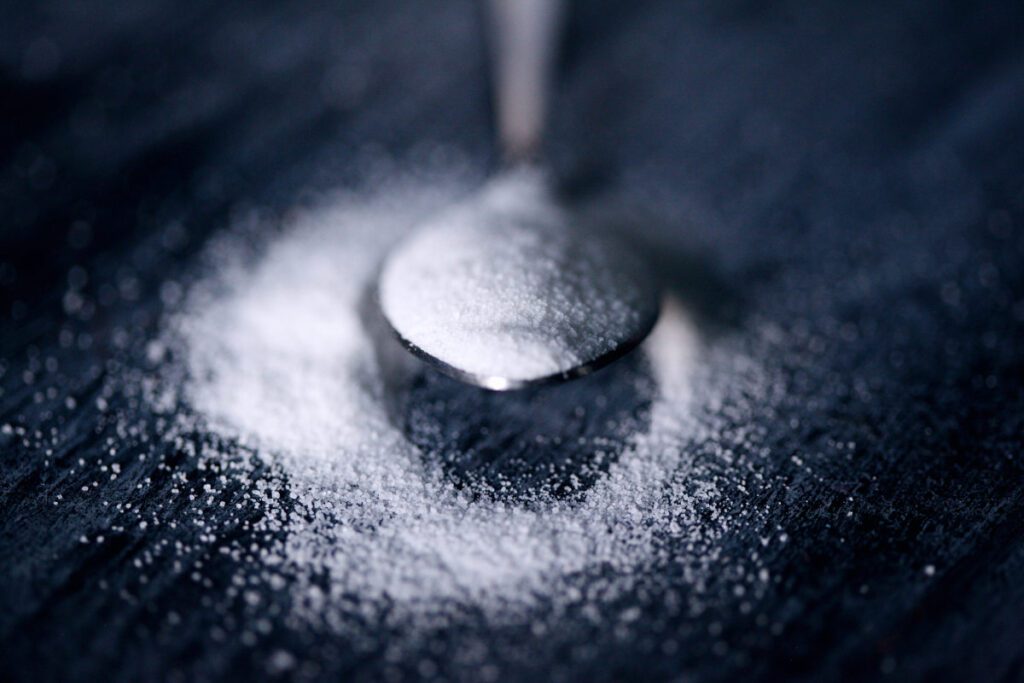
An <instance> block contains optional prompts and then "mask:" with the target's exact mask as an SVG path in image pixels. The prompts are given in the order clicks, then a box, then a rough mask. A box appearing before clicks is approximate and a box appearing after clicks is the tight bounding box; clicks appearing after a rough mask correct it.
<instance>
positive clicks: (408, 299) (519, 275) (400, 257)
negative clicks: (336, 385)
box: [380, 170, 656, 381]
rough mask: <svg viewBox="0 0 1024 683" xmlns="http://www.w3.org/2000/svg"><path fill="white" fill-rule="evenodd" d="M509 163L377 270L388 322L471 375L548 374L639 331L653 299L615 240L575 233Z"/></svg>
mask: <svg viewBox="0 0 1024 683" xmlns="http://www.w3.org/2000/svg"><path fill="white" fill-rule="evenodd" d="M549 194H550V193H549V192H548V190H547V187H546V184H545V182H544V178H543V176H542V175H541V174H540V173H538V172H536V171H528V170H520V171H517V172H511V173H508V174H506V175H504V176H500V177H498V178H496V179H495V180H493V181H491V182H490V183H489V184H488V186H487V187H486V188H484V190H483V191H482V192H481V193H480V194H479V195H478V196H476V197H474V198H472V199H471V200H469V201H466V202H463V203H461V204H460V205H458V206H456V207H454V208H452V209H450V210H448V211H445V212H442V213H441V214H440V215H439V216H436V217H434V218H433V219H431V220H429V221H427V222H426V224H425V225H424V226H420V227H419V229H417V230H416V232H415V233H414V234H413V235H412V236H411V237H410V239H408V240H406V241H404V242H403V243H402V244H401V245H399V246H398V247H397V249H396V251H395V253H393V254H392V255H391V256H390V257H389V258H388V259H387V261H386V264H385V267H384V269H383V272H382V274H381V281H380V301H381V306H382V307H383V309H384V313H385V315H386V316H387V318H388V320H390V321H391V323H392V325H393V326H394V327H395V329H396V330H397V331H398V332H399V333H400V334H401V335H402V336H403V337H404V338H405V339H406V340H408V341H409V342H411V343H413V344H414V345H416V346H418V347H419V348H420V349H422V350H423V351H425V352H427V353H428V354H430V355H431V356H433V357H435V358H437V359H440V360H442V361H444V362H445V363H446V364H448V365H450V366H453V367H455V368H457V369H459V370H461V371H463V372H465V373H468V374H470V375H474V376H477V377H496V378H501V379H508V380H513V381H524V380H535V379H540V378H545V377H549V376H552V375H557V374H560V373H563V372H566V371H569V370H572V369H574V368H576V367H578V366H580V365H583V364H586V363H589V362H590V361H593V360H595V359H597V358H599V357H601V356H603V355H605V354H607V353H609V352H611V351H613V350H615V349H616V348H617V347H618V346H619V344H621V343H622V342H624V341H626V340H630V339H633V338H636V337H638V336H639V335H640V334H641V333H642V332H643V331H645V330H643V329H641V328H643V327H644V326H645V325H647V324H648V323H647V321H649V320H651V319H652V318H653V316H654V307H655V306H656V300H655V298H654V292H653V290H652V289H651V288H650V287H649V285H648V284H647V279H646V278H645V277H644V276H643V273H642V269H640V268H637V267H636V265H635V263H634V262H633V261H632V260H631V259H630V258H629V256H630V255H629V254H627V253H623V249H622V248H621V247H622V245H614V246H613V245H611V244H610V243H609V242H608V241H607V240H606V239H603V238H601V237H599V236H598V235H596V234H594V232H593V231H590V232H585V231H584V230H581V229H579V226H574V225H573V224H572V217H571V216H569V215H568V214H567V212H566V211H564V210H562V209H561V207H559V206H558V205H557V203H555V202H554V201H553V200H552V199H551V197H550V196H549Z"/></svg>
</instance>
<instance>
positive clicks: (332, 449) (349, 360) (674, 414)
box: [161, 184, 758, 630]
mask: <svg viewBox="0 0 1024 683" xmlns="http://www.w3.org/2000/svg"><path fill="white" fill-rule="evenodd" d="M462 192H463V190H462V189H461V188H458V187H454V186H451V185H443V184H435V185H432V186H430V187H408V186H405V187H390V188H389V189H388V191H387V192H383V193H381V194H379V195H375V196H346V197H341V198H338V199H337V200H336V201H334V202H332V203H325V204H324V205H323V206H321V207H320V208H318V209H316V210H312V211H308V212H306V213H305V214H304V215H303V216H301V217H300V218H298V219H296V220H294V222H293V223H292V224H290V225H288V226H286V227H287V230H285V231H284V232H282V233H281V234H280V235H279V236H278V237H277V238H276V239H274V240H273V241H272V242H271V243H270V244H269V245H268V246H267V249H266V252H265V253H264V254H263V255H262V256H261V257H260V259H259V260H258V262H256V263H255V264H244V263H243V262H242V261H243V259H241V258H239V257H238V255H237V254H236V253H235V252H234V251H233V249H231V248H227V249H224V248H220V249H218V250H215V252H214V261H215V262H216V264H217V266H218V268H219V270H220V273H219V274H218V275H216V276H213V277H211V278H210V279H209V280H208V281H206V282H204V283H200V284H199V285H197V286H196V287H195V288H194V289H193V292H192V294H191V296H190V298H189V301H188V304H187V305H186V306H185V308H184V309H183V310H182V311H181V312H180V314H178V315H176V316H175V317H174V318H173V319H171V320H170V321H169V322H168V324H167V331H166V334H165V335H164V339H163V340H162V341H161V344H166V345H167V346H168V347H170V348H173V349H176V351H177V353H176V357H178V358H180V359H181V360H180V365H179V368H180V367H182V366H183V367H184V370H185V374H186V375H187V378H188V379H187V381H186V382H185V386H184V389H183V398H184V399H185V402H186V404H187V405H188V406H189V412H188V413H187V415H185V416H183V417H181V418H179V419H180V420H182V421H183V422H187V423H188V424H189V425H190V426H194V424H199V425H201V427H202V428H203V429H206V430H209V431H210V432H212V433H214V434H217V435H220V436H223V437H228V438H230V439H233V440H236V441H237V442H238V443H240V444H241V445H242V446H244V447H247V448H251V449H254V450H255V451H256V452H257V453H259V454H260V455H261V456H262V458H263V459H264V460H267V461H270V462H272V463H273V464H274V466H275V467H277V468H279V470H280V472H281V476H280V478H279V479H275V480H273V481H272V482H271V483H270V484H269V485H266V484H264V485H265V486H267V488H263V489H261V490H260V491H259V495H260V496H261V497H263V498H264V500H265V504H266V505H267V506H268V508H271V509H272V511H273V512H274V514H269V515H267V518H266V521H265V522H264V523H263V524H264V525H265V527H266V530H267V531H270V532H273V534H272V536H273V538H274V539H275V540H274V541H273V542H270V543H267V544H266V547H263V548H261V549H260V550H259V552H260V562H261V564H263V565H264V566H267V567H273V568H274V571H275V572H277V573H278V575H279V576H283V577H287V578H286V580H285V581H283V582H280V583H281V585H282V586H285V587H286V589H287V590H288V591H290V592H291V598H292V599H291V604H292V605H293V607H292V609H293V610H294V615H293V616H294V617H295V618H296V619H297V620H299V622H301V623H309V624H316V625H319V626H320V627H324V628H329V629H333V630H349V629H352V628H354V626H352V624H353V623H354V622H359V623H366V622H368V623H371V624H372V623H374V622H379V621H381V620H385V619H386V620H388V621H391V622H399V623H401V624H403V625H413V626H415V625H416V624H420V625H422V626H424V628H426V627H427V625H428V624H431V623H436V622H435V621H432V620H435V619H436V617H437V615H439V614H441V615H444V614H450V613H453V612H456V611H465V610H469V611H472V612H473V613H474V614H477V615H482V616H483V618H485V619H486V620H488V621H489V622H493V623H504V622H506V621H509V620H512V621H515V620H518V619H522V618H525V617H526V616H527V615H528V614H530V613H531V611H532V610H535V609H536V608H537V607H538V605H545V606H547V607H548V608H551V607H552V606H553V607H554V608H555V609H556V611H557V610H558V609H561V608H564V607H567V606H569V605H579V604H581V603H587V602H589V603H596V604H597V605H598V606H599V605H600V604H601V603H603V602H606V601H612V600H613V599H614V598H615V596H616V595H618V594H620V593H621V592H622V591H625V590H627V589H628V587H629V586H630V585H632V582H633V580H634V579H635V578H636V576H637V575H638V574H639V573H640V572H642V571H643V570H644V568H645V567H650V566H652V565H656V564H657V563H658V562H666V561H672V562H675V563H676V564H681V565H683V566H684V567H685V575H686V576H687V577H689V578H690V580H691V582H692V583H693V584H694V585H695V586H699V585H700V584H701V583H702V582H703V580H704V578H702V572H705V573H706V571H707V567H709V566H710V565H711V563H713V562H714V560H715V554H716V544H715V542H716V539H717V538H718V537H719V535H720V534H721V533H723V528H722V524H723V521H722V520H720V519H716V518H717V515H714V514H711V515H709V514H707V511H708V510H709V509H710V510H711V511H712V512H713V510H714V507H715V500H716V498H717V496H718V491H717V489H716V487H715V485H714V484H713V483H711V481H709V480H708V479H700V480H696V479H695V480H689V481H688V473H689V472H690V470H691V468H692V467H693V466H694V465H693V460H692V458H693V457H694V456H693V455H692V454H693V452H694V448H693V446H694V444H695V443H697V442H699V441H701V440H702V439H704V438H705V437H706V436H707V434H708V433H709V430H712V431H713V430H714V429H715V425H714V423H713V421H712V420H711V419H710V418H709V417H708V416H709V415H711V414H713V413H714V412H715V407H716V406H717V405H718V404H719V403H720V401H721V394H722V389H723V387H726V386H732V387H733V388H735V387H736V385H737V383H739V382H740V381H741V378H742V381H743V382H745V383H746V387H745V389H744V391H745V393H746V395H748V396H752V397H756V395H757V392H758V387H757V386H756V385H757V377H758V372H757V369H756V367H753V366H752V365H750V364H749V363H748V362H747V361H746V360H745V359H743V358H741V357H739V356H736V355H735V354H734V353H726V354H723V353H721V352H716V350H715V349H714V348H709V347H707V346H706V345H705V344H703V343H702V341H701V339H700V338H699V335H698V330H697V328H696V327H695V325H694V322H693V320H692V319H691V317H690V316H689V315H688V313H687V311H686V310H685V309H684V308H683V307H682V306H681V305H680V304H679V303H678V302H675V301H672V300H669V301H667V302H666V304H665V308H664V310H663V313H662V317H661V319H660V320H659V323H658V324H657V326H656V328H655V329H654V331H653V332H652V334H651V336H650V337H649V339H648V340H647V341H646V342H645V344H644V345H643V346H642V349H641V353H643V354H645V355H646V358H647V361H648V363H649V365H650V368H651V370H650V372H651V375H652V377H653V380H654V382H655V383H656V385H657V393H656V396H655V397H654V400H653V403H652V405H651V409H650V420H649V423H647V426H646V427H645V428H644V429H642V430H641V431H640V433H622V434H619V435H618V436H617V438H618V439H619V440H620V441H621V442H622V445H623V448H622V451H621V454H620V455H619V458H618V459H617V461H616V462H614V463H613V464H611V466H610V467H609V469H608V471H607V473H606V474H605V475H604V476H602V477H601V478H600V479H599V480H598V481H597V482H596V483H594V484H593V486H591V487H590V488H589V489H588V490H586V491H585V492H584V493H583V494H582V495H581V496H580V497H578V498H574V499H572V500H562V499H558V498H555V497H545V496H542V497H540V498H539V499H537V500H534V501H532V502H531V503H530V504H528V505H527V504H517V503H511V502H508V501H501V500H491V499H487V498H475V497H473V496H470V495H467V494H466V493H465V492H463V491H460V490H459V489H457V488H456V487H455V486H453V485H452V483H450V482H449V481H448V480H447V479H446V478H445V477H444V476H443V474H442V473H441V472H440V471H439V469H438V468H437V467H436V466H434V465H431V464H430V463H429V460H427V459H425V458H424V455H423V454H422V453H420V452H419V451H418V450H417V448H416V447H414V446H413V445H412V444H411V443H409V441H408V440H407V439H406V438H405V437H404V436H403V433H402V432H401V430H399V429H398V428H396V427H395V426H394V424H393V423H392V421H391V420H390V419H389V416H388V413H387V411H386V410H385V408H384V404H385V401H384V398H385V397H384V395H383V393H384V388H383V385H382V381H381V378H380V375H379V372H378V368H377V362H376V358H375V355H374V345H373V342H372V340H371V337H370V336H369V335H368V334H367V332H366V330H365V325H364V322H363V319H362V317H361V315H360V308H361V305H362V303H363V299H364V297H365V294H366V289H367V286H368V285H369V283H370V281H371V279H372V277H373V275H374V273H375V269H376V267H377V264H378V263H379V262H380V260H381V259H382V258H383V256H384V255H385V253H386V252H387V249H388V248H389V247H390V246H391V245H393V244H394V243H395V241H396V240H398V239H400V238H401V237H402V236H403V235H404V234H405V233H406V232H407V231H408V230H409V229H410V228H412V227H414V226H415V225H416V224H417V223H418V222H419V221H420V220H421V219H422V216H423V215H428V214H429V213H431V212H434V211H437V210H438V209H439V208H441V207H443V206H445V205H446V204H448V203H450V202H451V201H453V200H454V199H455V198H456V196H457V195H459V194H460V193H462ZM695 396H699V397H700V400H699V404H698V403H696V402H695V398H694V397H695ZM214 457H215V456H214ZM286 501H287V502H286ZM679 553H682V556H679ZM560 606H561V607H560Z"/></svg>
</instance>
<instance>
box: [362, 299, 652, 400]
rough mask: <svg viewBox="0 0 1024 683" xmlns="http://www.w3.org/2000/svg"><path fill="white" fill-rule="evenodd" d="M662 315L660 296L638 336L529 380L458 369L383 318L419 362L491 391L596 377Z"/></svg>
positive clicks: (631, 349) (640, 327) (632, 347)
mask: <svg viewBox="0 0 1024 683" xmlns="http://www.w3.org/2000/svg"><path fill="white" fill-rule="evenodd" d="M377 309H378V310H383V309H382V307H381V305H380V301H379V300H378V301H377ZM660 314H661V301H660V296H659V297H658V301H657V302H656V304H655V305H654V306H653V307H652V309H651V315H650V316H649V318H648V319H646V320H645V321H644V323H643V324H641V325H640V326H639V327H638V328H637V331H636V333H635V334H633V335H632V336H630V337H627V338H626V339H624V340H622V342H621V343H620V344H619V345H617V346H616V347H615V348H613V349H610V350H608V351H606V352H605V353H602V354H601V355H599V356H597V357H596V358H593V359H592V360H589V361H585V362H583V363H580V364H579V365H576V366H574V367H572V368H569V369H567V370H563V371H561V372H556V373H553V374H550V375H543V376H540V377H531V378H529V379H523V378H509V377H501V376H498V375H485V374H480V373H474V372H469V371H466V370H463V369H461V368H458V367H455V366H454V365H452V364H450V363H447V362H445V361H443V360H441V359H440V358H438V357H436V356H434V355H432V354H430V353H428V352H427V351H424V350H423V349H422V348H420V347H419V346H417V345H416V344H414V343H413V342H411V341H409V340H408V339H406V338H405V337H404V336H402V333H401V332H399V331H398V330H397V329H396V328H395V326H394V325H393V324H392V323H391V320H390V319H389V318H388V317H387V315H386V314H385V315H383V316H382V317H383V319H384V322H385V324H386V325H387V328H388V330H389V332H390V333H391V335H392V336H393V337H394V338H395V339H397V340H398V342H399V344H401V345H402V346H403V347H404V348H405V349H406V350H407V351H409V352H410V353H411V354H412V355H414V356H416V357H417V358H418V359H420V360H421V361H423V362H424V363H426V364H427V365H428V366H430V367H432V368H434V369H435V370H437V371H439V372H440V373H442V374H444V375H447V376H448V377H451V378H452V379H455V380H458V381H460V382H462V383H464V384H470V385H473V386H477V387H480V388H482V389H487V390H489V391H516V390H519V389H528V388H532V387H541V386H549V385H553V384H561V383H562V382H567V381H569V380H573V379H579V378H581V377H586V376H587V375H590V374H593V373H594V372H596V371H598V370H600V369H602V368H604V367H606V366H608V365H611V364H612V363H614V362H615V361H617V360H619V359H620V358H623V357H624V356H626V355H628V354H629V353H630V352H632V351H633V350H634V349H636V348H637V347H638V346H640V344H641V343H643V341H644V339H646V338H647V336H648V335H649V334H650V333H651V330H653V329H654V325H655V324H656V323H657V322H658V317H659V315H660Z"/></svg>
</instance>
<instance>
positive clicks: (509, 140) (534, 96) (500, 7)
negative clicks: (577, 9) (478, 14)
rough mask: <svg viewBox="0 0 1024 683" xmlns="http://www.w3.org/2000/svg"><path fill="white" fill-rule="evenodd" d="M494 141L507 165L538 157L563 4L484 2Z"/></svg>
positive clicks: (546, 0)
mask: <svg viewBox="0 0 1024 683" xmlns="http://www.w3.org/2000/svg"><path fill="white" fill-rule="evenodd" d="M487 5H488V10H489V12H488V15H489V17H490V22H491V27H490V28H491V50H492V64H493V67H492V77H493V79H494V84H493V85H494V99H495V102H494V106H495V112H496V117H497V123H498V140H499V144H500V146H501V152H502V156H503V157H504V160H505V162H506V163H509V164H516V163H529V162H532V161H535V160H536V159H537V157H538V156H539V154H540V147H541V139H542V137H543V133H544V119H545V117H546V115H547V100H548V93H549V91H550V85H551V80H552V74H553V71H554V68H553V67H554V61H555V55H556V45H557V42H558V34H559V29H560V26H561V23H562V15H563V2H562V0H487Z"/></svg>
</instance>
